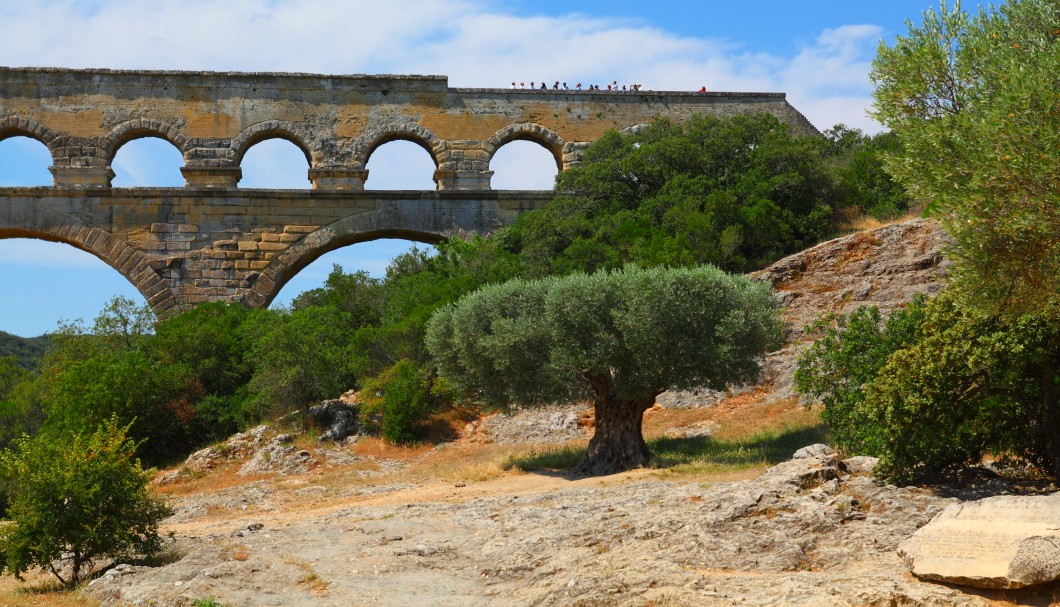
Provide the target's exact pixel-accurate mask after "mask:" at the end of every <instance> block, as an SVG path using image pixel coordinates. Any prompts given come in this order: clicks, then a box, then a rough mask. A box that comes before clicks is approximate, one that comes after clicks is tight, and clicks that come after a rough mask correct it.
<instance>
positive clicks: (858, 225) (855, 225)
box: [836, 206, 924, 234]
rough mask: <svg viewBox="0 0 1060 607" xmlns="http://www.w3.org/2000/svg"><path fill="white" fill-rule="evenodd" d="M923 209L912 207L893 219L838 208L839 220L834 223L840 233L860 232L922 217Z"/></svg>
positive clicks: (853, 209) (851, 209) (854, 209)
mask: <svg viewBox="0 0 1060 607" xmlns="http://www.w3.org/2000/svg"><path fill="white" fill-rule="evenodd" d="M923 214H924V209H923V208H921V207H919V206H918V207H914V208H912V209H910V210H909V212H907V213H906V214H905V215H902V216H901V217H895V218H894V219H887V220H880V219H876V218H875V217H873V216H872V215H863V214H861V213H859V212H858V210H857V209H856V208H853V207H852V208H847V209H840V210H839V220H838V221H837V222H836V225H837V226H838V227H839V231H840V233H842V234H849V233H851V232H861V231H863V230H875V229H876V228H882V227H883V226H889V225H892V224H895V223H902V222H905V221H909V220H912V219H916V218H918V217H922V216H923Z"/></svg>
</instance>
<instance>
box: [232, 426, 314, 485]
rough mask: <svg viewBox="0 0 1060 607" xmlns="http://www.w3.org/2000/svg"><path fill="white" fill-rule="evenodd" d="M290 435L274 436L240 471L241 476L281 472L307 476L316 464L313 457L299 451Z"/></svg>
mask: <svg viewBox="0 0 1060 607" xmlns="http://www.w3.org/2000/svg"><path fill="white" fill-rule="evenodd" d="M292 441H293V439H292V438H291V435H290V434H279V435H277V436H274V437H273V438H272V439H271V440H270V441H269V442H268V443H267V444H266V445H265V446H263V447H262V448H261V449H258V450H257V451H256V452H255V453H254V456H253V457H251V458H250V461H248V462H247V463H245V464H243V466H242V467H241V468H240V469H239V474H240V475H241V476H249V475H251V474H265V473H268V472H279V473H280V474H306V473H308V472H309V468H310V466H312V465H313V464H315V463H316V461H315V460H314V459H313V456H312V455H310V453H309V452H308V451H306V450H304V449H301V450H300V449H298V448H297V447H295V446H294V444H293V443H292Z"/></svg>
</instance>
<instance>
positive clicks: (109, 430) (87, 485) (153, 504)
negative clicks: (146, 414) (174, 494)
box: [0, 418, 171, 585]
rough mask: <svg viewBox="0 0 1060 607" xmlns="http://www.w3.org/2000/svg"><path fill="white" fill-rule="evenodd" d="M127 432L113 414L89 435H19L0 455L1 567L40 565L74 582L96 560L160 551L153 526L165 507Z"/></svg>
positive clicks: (17, 573)
mask: <svg viewBox="0 0 1060 607" xmlns="http://www.w3.org/2000/svg"><path fill="white" fill-rule="evenodd" d="M127 431H128V427H124V428H123V427H121V426H119V425H118V423H117V421H116V420H115V419H113V418H112V419H111V420H109V421H108V422H106V423H104V424H102V425H101V426H99V427H98V428H97V429H96V431H95V432H92V433H90V434H86V433H77V434H65V435H58V436H52V435H48V434H43V435H39V436H37V437H34V438H30V437H23V438H21V439H18V440H16V441H15V445H14V448H13V449H10V450H7V451H5V452H4V453H3V454H0V479H2V481H3V483H4V485H5V486H6V487H7V489H8V491H9V494H10V496H11V497H10V499H11V502H10V506H9V508H8V518H9V519H10V522H9V523H7V524H5V525H3V526H0V559H2V560H0V572H2V571H9V572H11V573H13V574H14V575H15V576H16V577H18V578H19V579H22V577H21V576H22V574H23V573H24V572H26V571H27V570H29V569H30V568H32V567H40V568H41V569H46V570H47V571H50V572H51V573H52V574H53V575H55V577H56V578H58V579H59V581H60V583H62V584H64V585H65V584H69V585H76V584H78V583H79V582H80V581H81V580H82V579H83V576H84V575H85V574H86V573H87V568H88V567H89V566H90V565H91V564H92V563H93V562H94V561H96V560H99V559H112V560H114V559H122V558H128V557H130V556H134V555H150V554H153V553H156V552H158V551H159V549H160V548H161V538H160V537H159V534H158V525H159V523H160V522H161V520H162V519H163V518H165V517H167V516H169V515H170V514H171V510H170V509H169V507H168V506H166V505H165V504H164V503H163V502H162V501H161V500H160V499H159V498H157V497H155V496H153V495H151V493H150V492H149V491H148V488H147V484H148V481H149V477H148V475H147V474H146V473H145V472H144V471H143V470H142V469H141V468H140V463H139V461H138V460H135V459H133V458H134V454H135V451H136V444H135V443H134V442H133V441H132V440H130V439H129V438H128V437H127V436H126V432H127ZM65 563H68V564H69V567H70V573H69V574H68V575H67V576H66V577H64V573H62V572H61V570H62V569H64V567H63V564H65Z"/></svg>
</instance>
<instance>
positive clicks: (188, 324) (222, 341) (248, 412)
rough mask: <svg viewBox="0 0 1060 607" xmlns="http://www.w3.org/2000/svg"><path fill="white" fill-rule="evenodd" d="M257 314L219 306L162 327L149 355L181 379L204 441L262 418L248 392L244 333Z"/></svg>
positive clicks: (199, 308)
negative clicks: (151, 353) (152, 355)
mask: <svg viewBox="0 0 1060 607" xmlns="http://www.w3.org/2000/svg"><path fill="white" fill-rule="evenodd" d="M258 314H261V313H260V312H257V311H251V310H248V309H246V308H244V307H243V306H241V305H239V304H230V303H222V302H215V303H204V304H200V305H199V306H197V307H196V308H194V309H193V310H189V311H187V312H185V313H183V314H180V315H177V316H173V317H171V318H167V319H165V320H163V321H162V322H160V323H158V326H157V328H156V331H155V335H154V338H153V339H152V340H151V351H152V352H153V353H154V357H155V358H156V359H157V360H158V361H159V363H160V364H161V365H163V366H166V367H169V368H170V369H171V370H170V371H169V372H170V373H172V374H174V375H176V376H177V377H179V378H180V380H179V382H180V383H181V384H182V394H183V395H182V400H183V401H184V402H185V403H188V404H190V405H191V407H192V408H194V410H195V413H194V418H195V422H196V425H197V426H199V427H201V430H198V431H197V434H199V435H200V436H201V438H202V440H205V441H210V440H217V439H220V438H222V437H224V436H227V435H229V434H231V433H233V432H236V431H238V430H239V429H241V428H242V427H243V426H245V425H247V424H250V423H251V422H254V421H256V420H257V419H258V418H259V417H260V415H261V412H260V411H258V410H256V409H255V408H254V407H253V403H252V400H251V398H250V395H249V393H248V391H247V384H248V383H249V381H250V377H251V375H252V372H253V366H252V364H251V361H250V359H249V356H248V352H250V350H251V343H250V339H249V337H248V334H247V332H246V331H244V330H243V326H244V325H245V324H247V323H248V322H249V320H250V318H252V317H254V316H256V315H258ZM188 413H190V412H189V411H185V414H186V415H187V414H188Z"/></svg>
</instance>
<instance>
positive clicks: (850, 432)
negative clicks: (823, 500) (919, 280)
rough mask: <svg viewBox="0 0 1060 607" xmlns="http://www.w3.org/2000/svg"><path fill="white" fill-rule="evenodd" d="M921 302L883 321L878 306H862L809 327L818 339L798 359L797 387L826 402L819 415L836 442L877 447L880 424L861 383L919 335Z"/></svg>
mask: <svg viewBox="0 0 1060 607" xmlns="http://www.w3.org/2000/svg"><path fill="white" fill-rule="evenodd" d="M925 307H926V300H925V299H924V297H923V296H918V297H917V298H916V299H914V300H913V302H912V303H911V304H910V305H908V306H906V307H905V308H900V309H898V310H895V311H894V312H893V313H892V314H891V315H890V317H889V318H888V319H887V322H886V323H883V322H882V320H881V316H880V311H879V309H878V308H876V307H875V306H871V307H870V306H862V307H860V308H858V309H857V310H855V311H854V312H853V313H852V314H851V315H850V316H843V315H837V314H830V315H827V316H825V317H824V318H822V319H821V320H820V321H818V322H817V323H816V324H815V325H814V326H813V327H811V328H810V334H811V335H813V336H814V337H815V338H816V340H817V341H815V342H814V344H813V345H812V346H810V348H809V349H808V350H806V351H805V352H803V353H802V354H801V355H800V356H799V358H798V363H797V368H796V370H795V373H794V378H793V379H794V382H795V388H796V390H798V391H799V392H801V393H803V394H807V395H810V396H813V397H815V398H817V399H820V400H821V401H822V402H823V403H824V406H825V409H824V412H823V413H822V414H821V419H822V420H823V421H824V422H825V423H826V424H828V427H829V429H830V430H831V433H832V439H833V441H834V442H835V443H836V444H837V445H838V446H839V447H841V448H843V449H847V450H850V451H856V452H865V451H868V452H877V451H878V450H879V444H878V440H879V433H880V428H878V427H877V426H876V425H874V424H872V423H871V422H872V419H870V418H866V412H865V410H864V407H863V402H864V400H865V391H864V388H865V386H866V384H868V383H870V382H871V381H872V380H873V379H875V377H876V375H877V374H878V373H879V372H880V370H881V369H882V368H883V367H884V365H886V364H887V359H888V358H889V357H890V355H891V354H892V353H894V352H895V351H896V350H899V349H900V348H903V347H906V346H908V345H909V344H911V343H913V342H915V341H916V340H917V339H918V337H919V335H920V329H921V326H922V325H923V322H924V315H925Z"/></svg>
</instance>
